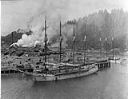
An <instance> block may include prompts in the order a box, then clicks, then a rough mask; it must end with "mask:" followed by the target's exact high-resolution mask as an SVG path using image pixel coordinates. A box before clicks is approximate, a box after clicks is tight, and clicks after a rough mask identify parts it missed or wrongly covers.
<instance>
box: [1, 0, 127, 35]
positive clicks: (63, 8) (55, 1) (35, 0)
mask: <svg viewBox="0 0 128 99" xmlns="http://www.w3.org/2000/svg"><path fill="white" fill-rule="evenodd" d="M1 4H2V6H1V19H2V20H1V30H2V35H6V34H8V33H10V32H12V31H14V30H17V29H18V28H23V29H24V28H26V27H27V24H29V22H30V21H31V20H32V19H33V18H35V17H38V16H39V15H42V16H43V15H47V16H48V18H49V17H56V16H60V17H61V20H67V19H74V18H79V17H83V16H86V15H88V14H90V13H93V12H95V11H98V10H100V9H108V10H109V11H110V10H111V9H113V8H123V9H124V11H128V0H3V1H2V3H1Z"/></svg>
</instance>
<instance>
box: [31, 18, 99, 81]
mask: <svg viewBox="0 0 128 99" xmlns="http://www.w3.org/2000/svg"><path fill="white" fill-rule="evenodd" d="M44 42H45V46H44V48H45V53H47V34H46V20H45V40H44ZM61 46H62V34H61V21H60V57H59V59H60V61H59V63H58V64H54V63H48V62H47V56H46V54H45V62H44V64H43V67H45V68H42V69H41V68H38V69H37V68H36V69H34V72H33V74H32V76H33V78H34V80H35V81H56V80H63V79H69V78H76V77H81V76H86V75H89V74H93V73H96V72H97V71H98V66H97V65H96V64H85V54H84V64H74V62H73V64H71V63H63V62H61V57H62V55H61ZM73 58H74V55H73ZM73 60H74V59H73ZM51 66H52V68H50V67H51Z"/></svg>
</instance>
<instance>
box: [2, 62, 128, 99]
mask: <svg viewBox="0 0 128 99" xmlns="http://www.w3.org/2000/svg"><path fill="white" fill-rule="evenodd" d="M1 84H2V85H1V88H2V91H1V95H2V99H128V64H125V63H121V64H119V63H117V64H112V66H111V68H108V69H106V70H103V71H100V72H98V73H97V74H93V75H90V76H86V77H81V78H75V79H69V80H62V81H57V82H45V83H44V82H40V83H34V82H33V81H32V80H31V78H24V77H23V75H11V76H2V78H1Z"/></svg>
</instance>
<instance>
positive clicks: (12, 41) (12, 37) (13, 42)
mask: <svg viewBox="0 0 128 99" xmlns="http://www.w3.org/2000/svg"><path fill="white" fill-rule="evenodd" d="M13 43H14V41H13V32H12V43H11V44H13Z"/></svg>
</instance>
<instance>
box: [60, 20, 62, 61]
mask: <svg viewBox="0 0 128 99" xmlns="http://www.w3.org/2000/svg"><path fill="white" fill-rule="evenodd" d="M61 43H62V34H61V21H60V63H61V46H62V44H61Z"/></svg>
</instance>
